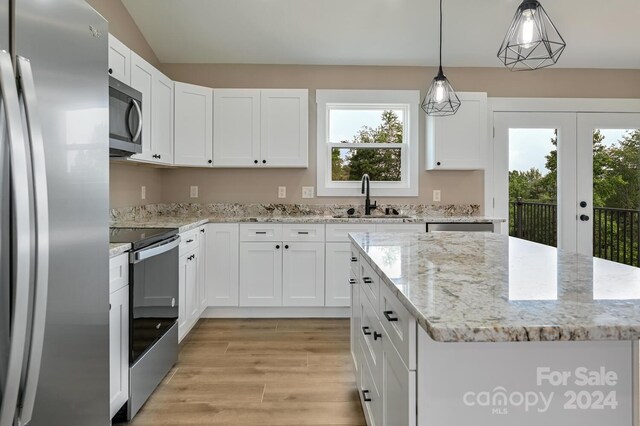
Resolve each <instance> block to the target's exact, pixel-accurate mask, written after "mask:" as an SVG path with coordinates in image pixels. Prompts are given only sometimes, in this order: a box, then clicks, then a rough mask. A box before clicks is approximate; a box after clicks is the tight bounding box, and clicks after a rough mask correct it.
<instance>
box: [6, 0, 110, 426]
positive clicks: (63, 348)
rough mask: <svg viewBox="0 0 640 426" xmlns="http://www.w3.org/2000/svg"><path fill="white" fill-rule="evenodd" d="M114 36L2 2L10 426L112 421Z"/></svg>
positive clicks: (63, 6) (57, 9)
mask: <svg viewBox="0 0 640 426" xmlns="http://www.w3.org/2000/svg"><path fill="white" fill-rule="evenodd" d="M107 31H108V30H107V25H106V22H105V20H104V19H103V18H102V17H101V16H100V15H99V14H97V13H96V12H95V11H94V10H93V9H92V8H91V7H90V6H89V5H87V4H86V3H85V2H84V1H83V0H0V50H2V51H1V52H0V98H1V102H0V203H1V204H0V400H1V401H2V406H1V407H0V426H13V425H25V424H29V425H34V426H36V425H47V426H49V425H51V426H57V425H82V426H92V425H107V424H109V359H108V353H109V350H108V347H109V346H108V345H109V323H108V321H109V319H108V315H109V298H108V274H109V272H108V262H109V259H108V208H109V206H108V203H109V200H108V197H109V194H108V178H109V169H108V167H109V164H108V155H109V154H108V114H109V112H108V80H107V72H106V70H107V68H108V65H107V57H108V52H107Z"/></svg>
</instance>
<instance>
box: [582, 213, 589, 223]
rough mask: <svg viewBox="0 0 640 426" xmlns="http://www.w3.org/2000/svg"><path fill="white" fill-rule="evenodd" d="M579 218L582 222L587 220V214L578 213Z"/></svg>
mask: <svg viewBox="0 0 640 426" xmlns="http://www.w3.org/2000/svg"><path fill="white" fill-rule="evenodd" d="M580 220H581V221H583V222H586V221H588V220H589V216H587V215H586V214H581V215H580Z"/></svg>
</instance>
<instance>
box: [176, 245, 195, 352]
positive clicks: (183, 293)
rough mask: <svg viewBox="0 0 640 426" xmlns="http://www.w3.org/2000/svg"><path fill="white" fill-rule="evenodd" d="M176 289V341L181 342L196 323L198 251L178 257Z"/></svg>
mask: <svg viewBox="0 0 640 426" xmlns="http://www.w3.org/2000/svg"><path fill="white" fill-rule="evenodd" d="M179 262H180V278H179V283H178V285H179V288H178V298H179V302H178V303H179V310H178V340H179V341H182V339H184V337H185V336H186V335H187V334H188V333H189V331H190V330H191V328H192V327H193V326H194V324H195V323H196V322H197V321H198V318H199V317H200V313H199V312H198V306H199V304H198V250H197V248H196V249H195V250H193V251H189V252H187V253H186V254H183V255H181V256H180V261H179Z"/></svg>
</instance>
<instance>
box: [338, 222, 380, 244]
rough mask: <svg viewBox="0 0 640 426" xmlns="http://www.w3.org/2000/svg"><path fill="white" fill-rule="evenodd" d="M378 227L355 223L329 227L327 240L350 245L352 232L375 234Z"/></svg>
mask: <svg viewBox="0 0 640 426" xmlns="http://www.w3.org/2000/svg"><path fill="white" fill-rule="evenodd" d="M375 230H376V225H374V224H372V223H353V224H351V223H350V224H346V225H336V224H333V225H327V230H326V240H327V241H331V242H336V243H348V242H351V240H350V239H349V233H350V232H375Z"/></svg>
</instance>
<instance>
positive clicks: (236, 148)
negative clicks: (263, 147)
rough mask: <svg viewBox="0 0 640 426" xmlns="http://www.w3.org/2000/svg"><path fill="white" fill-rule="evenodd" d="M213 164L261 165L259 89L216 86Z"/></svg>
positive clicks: (234, 165) (230, 165) (223, 165)
mask: <svg viewBox="0 0 640 426" xmlns="http://www.w3.org/2000/svg"><path fill="white" fill-rule="evenodd" d="M213 123H214V126H213V164H214V165H215V166H221V167H249V166H255V165H258V164H261V163H260V161H261V158H260V90H259V89H216V90H214V93H213Z"/></svg>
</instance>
